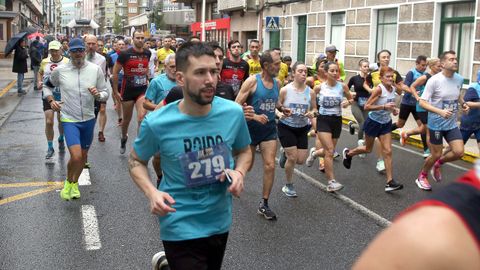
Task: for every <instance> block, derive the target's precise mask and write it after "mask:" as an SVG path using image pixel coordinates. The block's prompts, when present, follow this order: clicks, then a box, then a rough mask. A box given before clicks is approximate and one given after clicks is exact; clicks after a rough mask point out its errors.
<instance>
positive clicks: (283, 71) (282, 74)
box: [277, 62, 288, 84]
mask: <svg viewBox="0 0 480 270" xmlns="http://www.w3.org/2000/svg"><path fill="white" fill-rule="evenodd" d="M287 77H288V65H287V64H285V63H283V62H282V63H280V71H279V72H278V76H277V78H278V79H279V80H280V82H281V83H282V84H285V78H287Z"/></svg>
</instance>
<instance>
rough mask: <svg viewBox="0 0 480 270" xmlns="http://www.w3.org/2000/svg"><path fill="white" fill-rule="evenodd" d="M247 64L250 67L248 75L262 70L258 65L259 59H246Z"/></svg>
mask: <svg viewBox="0 0 480 270" xmlns="http://www.w3.org/2000/svg"><path fill="white" fill-rule="evenodd" d="M247 63H248V66H249V68H250V76H252V75H255V74H257V73H260V72H262V66H261V65H260V59H258V60H255V59H253V58H250V59H248V60H247Z"/></svg>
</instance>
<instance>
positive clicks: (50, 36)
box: [43, 35, 55, 42]
mask: <svg viewBox="0 0 480 270" xmlns="http://www.w3.org/2000/svg"><path fill="white" fill-rule="evenodd" d="M43 39H45V40H46V41H47V42H50V41H54V40H55V37H54V36H52V35H48V36H45V37H44V38H43Z"/></svg>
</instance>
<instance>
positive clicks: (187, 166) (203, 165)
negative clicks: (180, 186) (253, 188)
mask: <svg viewBox="0 0 480 270" xmlns="http://www.w3.org/2000/svg"><path fill="white" fill-rule="evenodd" d="M179 160H180V164H181V166H182V169H183V177H184V179H185V183H186V185H187V187H189V188H192V187H198V186H203V185H208V184H213V183H215V182H217V181H218V180H219V179H220V175H221V174H222V172H223V170H224V169H226V168H228V167H229V166H230V150H229V149H228V147H227V146H226V144H225V143H220V144H217V145H214V146H213V147H210V148H206V149H202V150H199V151H194V152H188V153H185V154H182V155H180V157H179Z"/></svg>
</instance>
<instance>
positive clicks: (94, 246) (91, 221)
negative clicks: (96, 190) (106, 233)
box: [81, 205, 102, 250]
mask: <svg viewBox="0 0 480 270" xmlns="http://www.w3.org/2000/svg"><path fill="white" fill-rule="evenodd" d="M81 211H82V223H83V239H84V241H85V249H87V250H98V249H100V248H102V242H101V241H100V234H99V231H98V220H97V213H96V211H95V207H93V205H82V209H81Z"/></svg>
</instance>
